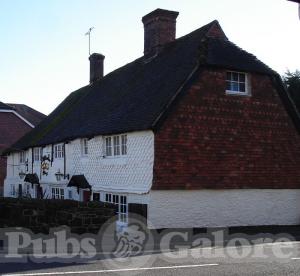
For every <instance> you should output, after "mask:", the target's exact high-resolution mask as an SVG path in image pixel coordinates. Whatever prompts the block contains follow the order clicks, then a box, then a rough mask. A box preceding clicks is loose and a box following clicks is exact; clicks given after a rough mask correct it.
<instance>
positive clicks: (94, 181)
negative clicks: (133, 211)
mask: <svg viewBox="0 0 300 276" xmlns="http://www.w3.org/2000/svg"><path fill="white" fill-rule="evenodd" d="M125 134H126V140H127V141H126V154H123V155H122V154H120V155H119V156H109V157H107V156H106V155H105V138H106V137H107V136H96V137H94V138H91V139H89V140H86V142H87V144H85V147H87V150H86V152H84V153H87V154H83V139H76V140H73V141H68V143H66V144H65V153H66V156H65V162H66V166H65V174H66V176H67V175H69V178H70V177H72V175H80V174H84V175H85V177H86V179H87V181H88V182H89V183H90V184H91V185H92V190H93V191H101V192H102V193H103V192H104V191H105V192H113V193H133V194H145V193H148V192H149V190H150V189H151V185H152V179H153V162H154V134H153V132H152V131H140V132H132V133H125ZM120 135H122V134H120ZM112 137H114V136H112ZM120 137H121V136H120ZM123 142H124V139H123ZM63 144H64V143H60V144H59V147H56V145H53V146H52V145H47V146H45V147H42V149H41V151H42V156H43V157H44V156H49V157H50V159H51V156H52V151H53V161H52V162H49V169H48V170H47V171H46V172H47V174H43V172H42V171H43V170H42V169H41V160H40V161H34V162H33V163H32V149H28V150H26V151H25V153H24V155H25V162H23V163H20V153H19V152H18V153H12V154H10V155H9V156H8V162H7V178H6V180H5V194H6V195H7V196H9V194H10V191H11V189H12V188H11V185H15V186H16V187H17V186H18V185H19V184H24V187H25V183H24V179H23V180H22V179H20V176H19V173H20V172H24V173H26V174H27V173H30V174H31V173H36V174H37V175H38V177H39V179H40V183H41V186H42V188H43V191H44V192H45V197H48V198H51V197H52V194H53V193H52V188H63V189H65V191H64V198H69V196H72V198H73V199H76V200H79V199H82V198H81V196H82V195H80V194H78V193H77V189H76V188H67V184H68V182H69V179H68V178H67V177H66V178H64V177H61V180H60V181H57V179H56V176H55V174H56V173H57V172H60V173H62V174H63V173H64V158H63V155H62V153H57V154H55V148H56V149H57V150H60V149H61V148H62V147H61V146H62V145H63ZM121 150H122V138H120V151H121ZM123 152H124V153H125V151H124V145H123ZM26 189H27V187H26ZM69 191H71V192H70V193H69Z"/></svg>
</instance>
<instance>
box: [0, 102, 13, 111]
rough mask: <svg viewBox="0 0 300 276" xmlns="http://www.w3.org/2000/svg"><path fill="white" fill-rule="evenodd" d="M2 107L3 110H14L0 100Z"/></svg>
mask: <svg viewBox="0 0 300 276" xmlns="http://www.w3.org/2000/svg"><path fill="white" fill-rule="evenodd" d="M0 109H2V110H12V109H13V108H12V107H11V106H9V105H7V104H5V103H3V102H0Z"/></svg>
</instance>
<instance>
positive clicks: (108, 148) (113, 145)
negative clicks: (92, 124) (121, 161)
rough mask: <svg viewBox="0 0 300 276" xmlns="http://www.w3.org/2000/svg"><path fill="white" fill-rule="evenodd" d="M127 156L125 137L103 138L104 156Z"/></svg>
mask: <svg viewBox="0 0 300 276" xmlns="http://www.w3.org/2000/svg"><path fill="white" fill-rule="evenodd" d="M121 155H127V135H126V134H123V135H115V136H109V137H105V156H121Z"/></svg>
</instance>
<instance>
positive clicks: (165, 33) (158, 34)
mask: <svg viewBox="0 0 300 276" xmlns="http://www.w3.org/2000/svg"><path fill="white" fill-rule="evenodd" d="M178 14H179V12H175V11H168V10H162V9H156V10H154V11H152V12H150V13H148V14H147V15H145V16H144V17H143V18H142V22H143V23H144V55H145V56H154V55H155V54H157V53H158V52H159V51H160V50H161V48H162V47H163V46H164V45H165V44H166V43H168V42H172V41H174V40H175V37H176V18H177V16H178Z"/></svg>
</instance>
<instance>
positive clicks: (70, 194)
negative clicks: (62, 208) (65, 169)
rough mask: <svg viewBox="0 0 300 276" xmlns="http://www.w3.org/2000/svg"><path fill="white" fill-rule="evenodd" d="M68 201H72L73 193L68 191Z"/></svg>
mask: <svg viewBox="0 0 300 276" xmlns="http://www.w3.org/2000/svg"><path fill="white" fill-rule="evenodd" d="M68 199H73V191H72V190H68Z"/></svg>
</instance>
